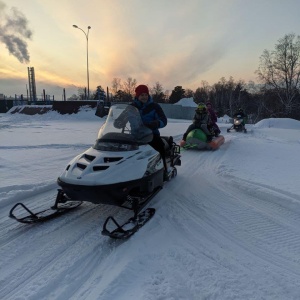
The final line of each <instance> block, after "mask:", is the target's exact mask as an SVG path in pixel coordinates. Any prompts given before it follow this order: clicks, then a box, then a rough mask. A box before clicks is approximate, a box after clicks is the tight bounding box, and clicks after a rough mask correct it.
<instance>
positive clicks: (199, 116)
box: [180, 102, 212, 147]
mask: <svg viewBox="0 0 300 300" xmlns="http://www.w3.org/2000/svg"><path fill="white" fill-rule="evenodd" d="M210 125H211V119H210V116H209V114H208V111H207V109H206V105H205V104H204V103H202V102H200V103H199V104H198V106H197V109H196V110H195V115H194V118H193V124H191V125H190V126H189V127H188V129H187V130H186V132H185V133H184V134H183V137H182V141H181V142H180V146H181V147H183V146H184V145H185V143H186V138H187V136H188V134H189V133H190V132H191V131H192V130H194V129H197V128H198V129H201V130H202V131H203V132H204V133H205V134H206V136H207V142H211V140H212V134H211V131H210V130H209V126H210Z"/></svg>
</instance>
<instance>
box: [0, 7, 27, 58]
mask: <svg viewBox="0 0 300 300" xmlns="http://www.w3.org/2000/svg"><path fill="white" fill-rule="evenodd" d="M5 8H6V6H5V4H4V3H3V2H1V1H0V16H1V20H0V41H1V42H2V43H3V44H5V45H6V48H7V49H8V51H9V53H10V54H12V55H13V56H15V57H16V58H17V59H18V60H19V61H20V62H21V63H24V62H25V63H29V62H30V56H29V51H28V48H27V42H26V40H27V39H30V38H31V36H32V31H31V30H30V29H29V28H28V21H27V19H26V17H25V16H24V15H23V13H22V12H20V11H19V10H18V9H17V8H15V7H12V8H11V14H10V15H6V14H5Z"/></svg>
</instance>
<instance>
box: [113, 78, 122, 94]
mask: <svg viewBox="0 0 300 300" xmlns="http://www.w3.org/2000/svg"><path fill="white" fill-rule="evenodd" d="M111 85H112V93H113V94H114V95H115V94H116V93H117V92H118V91H119V90H121V89H122V84H121V78H114V79H113V80H112V83H111Z"/></svg>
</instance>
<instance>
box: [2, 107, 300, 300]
mask: <svg viewBox="0 0 300 300" xmlns="http://www.w3.org/2000/svg"><path fill="white" fill-rule="evenodd" d="M104 121H105V119H101V118H98V117H97V116H95V110H91V109H87V108H84V109H82V110H81V111H80V112H79V113H78V114H77V115H75V114H74V115H60V114H58V113H57V112H49V113H47V114H44V115H34V116H27V115H24V114H18V113H17V114H9V113H6V114H0V141H1V144H0V269H1V272H0V282H1V285H0V298H1V299H5V300H15V299H20V300H21V299H26V300H41V299H43V300H48V299H49V300H50V299H51V300H54V299H55V300H60V299H61V300H67V299H77V300H98V299H99V300H100V299H101V300H111V299H114V300H129V299H143V300H204V299H215V300H232V299H251V300H260V299H265V300H282V299H286V300H292V299H293V300H296V299H299V294H300V254H299V248H300V236H299V228H300V218H299V215H300V184H299V183H300V182H299V165H300V157H299V151H300V130H299V129H300V122H299V121H296V120H292V119H265V120H261V121H260V122H258V123H257V124H253V125H250V124H246V127H247V129H248V133H247V134H244V133H240V132H230V133H227V131H226V129H227V128H228V127H230V125H231V124H230V123H228V117H226V116H225V117H222V118H220V119H218V125H219V127H220V128H221V131H222V134H223V135H224V137H225V143H224V144H223V145H222V146H221V147H220V149H218V150H216V151H200V152H199V151H195V150H187V151H184V150H182V151H181V155H182V157H181V160H182V165H181V166H178V167H177V171H178V175H177V177H175V178H174V179H172V180H171V181H170V182H167V183H165V184H164V186H163V189H162V190H161V191H160V192H159V193H158V194H157V195H156V196H155V198H153V199H152V201H151V202H150V204H149V205H150V207H153V208H155V209H156V213H155V215H154V217H153V218H152V219H151V220H150V221H149V222H148V223H147V224H146V225H145V226H144V227H143V228H141V229H140V230H139V231H138V232H137V233H135V234H134V235H133V236H132V237H131V238H130V239H128V240H126V241H124V242H122V241H115V240H111V239H109V238H108V237H106V236H102V235H101V230H102V225H103V222H104V220H105V218H106V217H107V216H109V215H113V216H115V218H117V220H119V221H120V219H122V218H127V217H129V216H130V214H129V212H128V211H127V210H123V209H121V208H117V207H113V206H107V205H94V204H91V203H87V202H84V203H83V204H82V205H81V206H80V208H78V209H76V210H74V211H72V212H70V213H68V214H66V215H63V216H60V217H59V218H56V219H53V220H51V221H48V222H46V223H43V224H36V225H25V224H21V223H18V222H16V221H15V220H13V219H10V218H9V217H8V213H9V210H10V209H11V208H12V206H13V205H14V204H16V203H18V202H23V203H24V204H26V205H27V206H28V207H29V208H30V209H32V210H33V211H38V210H41V209H43V208H48V207H49V206H51V205H52V204H53V203H54V200H55V196H56V192H57V190H56V189H57V188H58V186H57V184H56V179H57V177H58V176H59V175H60V174H61V172H63V170H64V168H65V166H67V164H68V162H69V161H70V160H71V159H72V158H73V157H75V156H77V155H78V154H80V153H82V152H84V151H85V150H86V149H88V148H89V147H90V146H91V145H92V144H93V143H94V140H95V139H96V137H97V133H98V130H99V128H100V126H101V125H102V124H103V122H104ZM190 122H191V121H190V120H178V119H177V120H176V119H169V120H168V125H167V126H166V127H165V128H163V129H161V134H162V135H165V136H169V135H172V136H173V137H174V140H175V141H176V142H178V141H179V140H180V139H181V137H182V134H183V132H184V131H185V129H186V128H187V126H188V125H189V124H190ZM120 175H121V174H120ZM124 176H125V177H126V174H124ZM125 177H124V178H125Z"/></svg>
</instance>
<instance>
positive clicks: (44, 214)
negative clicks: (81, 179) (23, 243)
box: [9, 189, 82, 224]
mask: <svg viewBox="0 0 300 300" xmlns="http://www.w3.org/2000/svg"><path fill="white" fill-rule="evenodd" d="M59 203H63V204H61V205H58V204H59ZM81 204H82V201H69V200H68V199H67V198H66V197H65V196H64V193H63V191H62V190H60V189H59V190H58V193H57V196H56V200H55V204H54V205H53V206H52V207H50V208H48V209H45V210H42V211H39V212H37V213H34V212H32V211H31V210H30V209H29V208H28V207H27V206H26V205H24V204H23V203H17V204H16V205H14V206H13V208H12V209H11V210H10V212H9V217H10V218H13V219H15V220H16V221H18V222H20V223H26V224H32V223H38V222H44V221H47V220H50V219H53V218H55V217H57V216H59V215H62V214H64V213H66V212H68V211H70V210H72V209H74V208H76V207H78V206H79V205H81ZM20 207H21V208H23V209H24V210H25V211H27V213H28V214H27V215H25V216H24V217H17V216H16V215H15V214H14V211H15V210H16V209H17V208H20Z"/></svg>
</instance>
